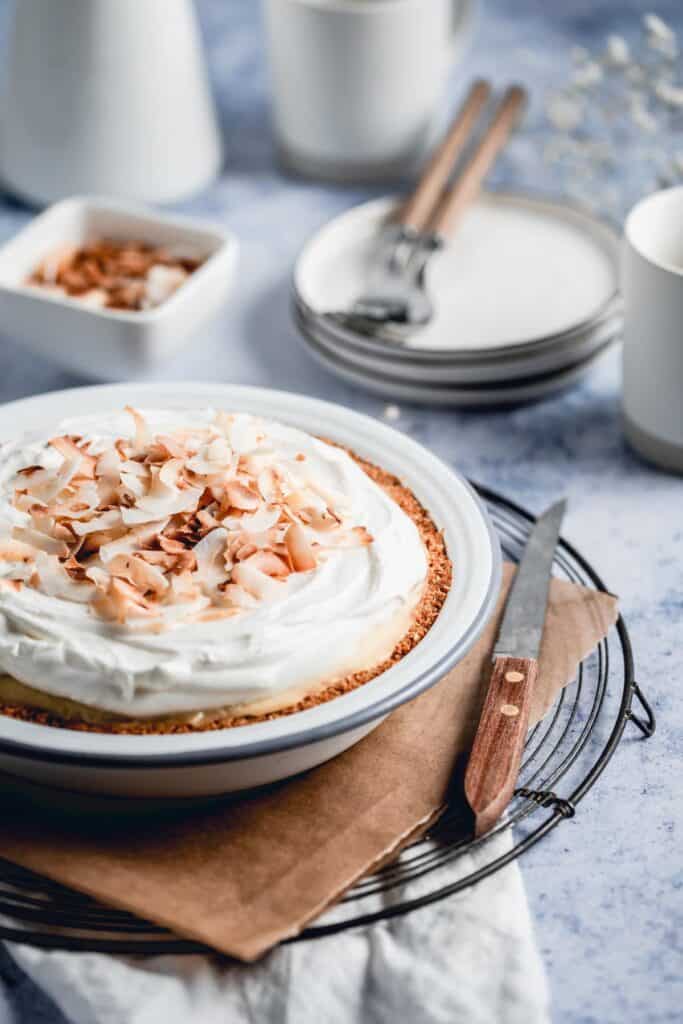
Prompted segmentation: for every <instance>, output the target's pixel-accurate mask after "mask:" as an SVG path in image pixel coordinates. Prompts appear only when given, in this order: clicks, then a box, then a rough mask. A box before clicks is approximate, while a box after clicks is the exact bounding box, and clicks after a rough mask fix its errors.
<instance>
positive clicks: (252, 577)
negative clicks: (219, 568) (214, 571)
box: [232, 562, 282, 601]
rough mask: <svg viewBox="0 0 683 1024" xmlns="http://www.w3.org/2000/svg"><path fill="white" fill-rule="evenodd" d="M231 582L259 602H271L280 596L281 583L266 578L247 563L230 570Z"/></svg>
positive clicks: (268, 577) (239, 564)
mask: <svg viewBox="0 0 683 1024" xmlns="http://www.w3.org/2000/svg"><path fill="white" fill-rule="evenodd" d="M232 580H233V582H234V583H237V584H238V585H239V586H240V587H243V588H244V589H245V590H246V591H247V592H248V593H249V594H251V595H252V597H255V598H257V600H259V601H273V600H275V599H276V598H277V597H280V596H281V594H282V590H281V587H282V583H281V582H278V581H276V580H274V579H273V578H272V577H270V576H266V574H265V573H264V572H261V570H260V569H256V568H255V567H254V566H253V565H249V563H248V562H239V563H238V564H237V565H236V566H235V567H234V569H233V570H232Z"/></svg>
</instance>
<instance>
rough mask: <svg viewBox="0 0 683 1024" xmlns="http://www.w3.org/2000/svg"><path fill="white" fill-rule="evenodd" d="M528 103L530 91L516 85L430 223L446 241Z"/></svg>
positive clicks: (434, 230)
mask: <svg viewBox="0 0 683 1024" xmlns="http://www.w3.org/2000/svg"><path fill="white" fill-rule="evenodd" d="M526 101H527V94H526V90H525V89H523V88H522V86H521V85H513V86H511V87H510V88H509V89H508V90H507V91H506V93H505V95H504V96H503V98H502V100H501V101H500V105H499V106H498V109H497V110H496V113H495V114H494V116H493V120H492V121H491V123H490V125H489V126H488V128H487V129H486V131H485V132H484V134H483V135H482V137H481V139H480V141H479V143H478V144H477V147H476V149H475V151H474V153H473V154H472V156H471V158H470V159H469V161H468V163H467V165H466V167H464V168H463V170H462V173H461V174H460V176H459V177H458V179H457V180H456V181H455V182H454V184H453V187H452V188H451V189H450V190H449V191H448V192H447V193H446V196H445V198H444V199H443V201H442V202H441V205H440V206H439V207H438V209H437V210H436V212H435V213H434V216H433V218H432V221H431V222H430V224H429V230H430V232H431V233H432V234H434V235H439V236H441V237H442V238H447V237H448V236H449V235H451V234H452V232H453V230H454V228H455V225H456V223H457V221H458V218H459V217H460V215H461V214H462V212H463V211H464V210H465V209H466V208H467V207H468V206H469V205H470V203H472V202H473V201H474V200H475V199H476V197H477V195H478V194H479V190H480V188H481V186H482V182H483V181H484V178H485V177H486V175H487V174H488V172H489V170H490V169H491V167H492V166H493V164H494V163H495V161H496V158H497V156H498V154H499V153H500V151H501V149H503V147H504V146H505V144H506V142H507V140H508V138H509V137H510V134H511V132H512V130H513V128H514V127H515V125H516V124H517V122H518V120H519V118H520V117H521V114H522V112H523V110H524V107H525V106H526Z"/></svg>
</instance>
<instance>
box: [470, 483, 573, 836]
mask: <svg viewBox="0 0 683 1024" xmlns="http://www.w3.org/2000/svg"><path fill="white" fill-rule="evenodd" d="M565 508H566V502H565V501H559V502H558V503H557V504H556V505H553V506H551V508H549V509H547V510H546V511H545V512H544V513H543V515H541V516H539V518H538V519H537V520H536V523H535V525H534V527H533V529H532V531H531V534H530V535H529V539H528V541H527V544H526V547H525V548H524V551H523V553H522V558H521V561H520V563H519V566H518V567H517V573H516V575H515V578H514V580H513V582H512V586H511V588H510V593H509V594H508V598H507V603H506V605H505V611H504V613H503V619H502V622H501V624H500V629H499V631H498V638H497V640H496V644H495V647H494V649H493V666H492V670H491V678H490V681H489V687H488V692H487V695H486V699H485V701H484V708H483V711H482V713H481V718H480V720H479V725H478V727H477V732H476V735H475V737H474V744H473V746H472V751H471V753H470V757H469V761H468V763H467V770H466V772H465V796H466V798H467V802H468V803H469V805H470V807H471V808H472V811H473V812H474V832H475V835H476V836H481V835H484V833H485V832H488V831H489V829H490V828H492V827H493V825H495V823H496V822H497V821H498V818H499V817H500V815H501V814H502V813H503V811H504V810H505V808H506V807H507V805H508V804H509V802H510V800H511V799H512V795H513V793H514V790H515V783H516V781H517V776H518V774H519V766H520V762H521V759H522V751H523V749H524V741H525V739H526V733H527V728H528V724H529V708H530V706H531V697H532V694H533V688H534V684H535V682H536V677H537V674H538V653H539V650H540V647H541V639H542V637H543V627H544V624H545V615H546V608H547V605H548V592H549V589H550V579H551V574H552V564H553V558H554V555H555V548H556V547H557V541H558V539H559V536H560V526H561V524H562V519H563V517H564V513H565Z"/></svg>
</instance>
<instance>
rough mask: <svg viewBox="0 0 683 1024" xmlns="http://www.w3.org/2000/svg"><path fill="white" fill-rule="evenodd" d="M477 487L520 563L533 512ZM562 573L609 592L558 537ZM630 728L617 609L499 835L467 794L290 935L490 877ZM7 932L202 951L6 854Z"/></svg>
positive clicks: (3, 920) (557, 811)
mask: <svg viewBox="0 0 683 1024" xmlns="http://www.w3.org/2000/svg"><path fill="white" fill-rule="evenodd" d="M477 489H478V491H479V493H480V495H481V497H482V498H483V500H484V501H485V502H486V504H487V507H488V510H489V513H490V515H491V518H492V520H493V523H494V526H495V527H496V529H497V531H498V534H499V536H500V540H501V544H502V547H503V553H504V556H505V557H506V558H508V559H509V560H511V561H517V560H518V559H519V555H520V553H521V550H522V549H523V547H524V543H525V541H526V538H527V536H528V534H529V529H530V527H531V525H532V523H533V521H534V519H533V516H531V515H530V514H529V513H528V512H526V511H524V509H522V508H520V507H519V506H517V505H515V504H513V503H512V502H511V501H508V500H507V499H505V498H503V497H501V496H500V495H498V494H496V493H494V492H493V491H490V490H488V489H487V488H484V487H478V488H477ZM554 573H555V575H556V576H558V577H560V578H563V579H566V580H570V581H572V582H575V583H580V584H583V585H584V586H587V587H592V588H594V589H598V590H605V587H604V585H603V583H602V581H601V580H600V578H599V577H598V575H597V574H596V573H595V571H594V570H593V569H592V568H591V566H590V565H589V564H588V562H587V561H586V560H585V559H584V558H583V557H582V555H580V554H579V552H578V551H576V550H575V549H574V548H573V547H572V546H571V545H570V544H568V543H567V542H566V541H564V540H562V541H561V542H560V544H559V545H558V549H557V553H556V556H555V563H554ZM636 708H637V709H636ZM627 725H631V726H632V727H634V728H636V729H637V730H638V731H639V732H640V734H641V735H642V736H643V737H645V738H647V737H649V736H651V735H652V733H653V732H654V729H655V720H654V715H653V713H652V710H651V708H650V706H649V704H648V702H647V700H646V698H645V697H644V695H643V693H642V691H641V690H640V688H639V686H638V684H637V683H636V681H635V678H634V674H633V656H632V651H631V643H630V640H629V635H628V631H627V629H626V624H625V622H624V621H623V619H621V618H620V619H619V621H618V622H617V625H616V629H614V630H612V631H611V632H610V634H609V636H608V637H607V638H606V639H605V640H603V641H602V642H601V643H600V644H599V646H598V648H597V649H596V650H595V651H594V652H593V653H592V654H591V655H590V656H589V658H587V659H586V660H585V661H584V662H583V663H582V665H581V666H580V668H579V672H578V676H577V679H576V681H575V682H574V683H572V684H571V685H570V686H568V687H566V688H565V689H564V690H562V691H561V693H560V694H559V696H558V698H557V700H556V703H555V705H554V706H553V708H552V709H551V711H550V713H549V714H548V715H547V716H546V718H545V719H544V720H543V721H542V722H539V724H538V725H536V726H535V728H534V729H533V730H532V731H531V732H530V733H529V736H528V738H527V743H526V748H525V753H524V760H523V764H522V769H521V773H520V777H519V788H518V789H517V791H516V794H515V797H514V799H513V801H512V803H511V805H510V807H509V809H508V813H507V815H506V817H505V819H504V820H503V821H502V822H500V823H499V824H498V826H497V827H496V828H495V829H494V830H493V831H492V832H490V833H489V834H488V835H487V836H485V837H483V838H481V839H473V838H472V834H471V830H470V828H469V824H468V822H467V820H466V818H465V812H464V809H463V803H462V800H461V799H456V798H454V799H453V800H452V801H451V803H450V804H449V807H448V808H447V810H446V812H445V814H444V815H443V816H442V817H441V819H440V820H439V822H438V824H437V826H436V828H435V831H434V832H433V834H431V835H428V836H426V837H425V838H423V839H421V840H419V841H418V842H415V843H413V844H412V845H410V846H409V847H408V848H407V849H405V850H404V851H403V853H402V854H401V856H400V858H399V859H398V860H397V861H395V862H394V863H392V864H389V865H387V866H386V867H384V868H383V869H382V870H380V871H378V872H377V873H375V874H373V875H369V876H367V877H366V878H364V879H362V880H361V881H359V882H358V883H357V884H356V885H355V886H354V887H353V888H352V889H351V890H349V892H348V893H347V894H346V895H345V896H344V898H343V899H342V901H341V902H340V903H339V904H338V905H337V906H336V907H335V908H334V909H333V910H332V911H331V912H329V913H328V914H327V915H325V916H323V917H322V918H320V919H319V920H318V921H317V922H316V923H315V924H314V925H312V926H311V927H309V928H307V929H306V930H305V931H304V932H302V934H301V935H299V936H297V938H296V939H292V940H290V941H292V942H301V941H306V940H311V939H318V938H322V937H324V936H326V935H330V934H333V933H335V932H339V931H343V930H346V929H348V928H353V927H357V926H359V925H368V924H372V923H373V922H376V921H380V920H387V919H389V918H392V917H397V916H399V915H402V914H406V913H409V912H410V911H412V910H416V909H417V908H419V907H424V906H426V905H428V904H430V903H435V902H437V901H439V900H442V899H445V898H446V897H447V896H451V895H453V894H455V893H457V892H460V891H462V890H463V889H465V888H467V887H468V886H470V885H473V884H475V883H476V882H478V881H480V880H481V879H482V878H485V877H487V876H488V875H491V874H493V873H494V872H495V871H497V870H499V869H500V868H501V867H503V865H505V864H507V863H509V862H510V861H512V860H514V859H515V858H516V857H519V856H520V855H521V854H523V853H524V852H525V851H526V850H528V849H530V847H532V846H533V845H534V844H535V843H537V842H538V841H539V840H540V839H542V838H543V836H545V835H547V834H548V833H549V832H550V831H552V829H554V828H556V827H558V826H559V825H560V824H561V823H562V822H563V821H565V820H566V819H567V818H571V817H573V816H574V815H575V813H576V810H577V806H578V804H579V803H580V801H581V800H582V799H583V798H584V797H585V796H586V794H587V793H588V792H589V790H590V789H591V787H592V786H593V785H594V783H595V782H596V781H597V779H598V778H599V776H600V774H601V773H602V771H603V770H604V768H605V767H606V765H607V763H608V762H609V760H610V759H611V758H612V756H613V755H614V753H615V751H616V750H617V747H618V745H619V742H620V740H621V738H622V735H623V733H624V730H625V729H626V727H627ZM456 788H457V787H454V791H455V789H456ZM0 938H4V939H11V940H14V941H19V942H25V943H29V944H31V945H36V946H43V947H49V948H57V949H69V950H88V951H92V952H95V951H97V952H109V953H128V954H134V953H138V954H145V953H147V954H155V955H156V954H162V953H196V952H200V951H202V948H203V947H201V946H200V945H198V944H197V943H193V942H189V941H185V940H181V939H178V938H177V937H176V936H174V935H173V934H172V933H171V932H168V931H166V930H165V929H163V928H159V927H157V926H155V925H152V924H150V923H149V922H145V921H142V920H140V919H139V918H136V917H134V916H133V915H131V914H129V913H127V912H125V911H119V910H115V909H112V908H110V907H106V906H104V905H103V904H100V903H97V902H96V901H94V900H92V899H90V898H89V897H87V896H83V895H81V894H80V893H77V892H74V891H73V890H71V889H68V888H65V887H64V886H61V885H58V884H57V883H55V882H51V881H49V880H48V879H45V878H43V877H42V876H39V875H36V874H34V873H32V872H30V871H26V870H25V869H23V868H19V867H17V866H16V865H14V864H10V863H9V862H7V861H2V860H0Z"/></svg>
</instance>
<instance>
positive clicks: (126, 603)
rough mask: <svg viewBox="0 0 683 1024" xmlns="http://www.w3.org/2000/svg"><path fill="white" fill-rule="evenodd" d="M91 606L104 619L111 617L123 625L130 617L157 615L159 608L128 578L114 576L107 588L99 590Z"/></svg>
mask: <svg viewBox="0 0 683 1024" xmlns="http://www.w3.org/2000/svg"><path fill="white" fill-rule="evenodd" d="M91 607H92V608H93V609H94V611H96V612H97V614H98V615H100V616H101V617H102V618H103V619H110V620H112V621H114V622H118V623H120V624H121V625H123V624H124V623H125V622H127V620H128V619H129V618H135V617H139V616H148V615H155V614H157V613H158V609H155V608H154V606H153V605H152V604H151V603H150V602H149V601H146V600H145V598H144V597H143V596H142V594H140V592H139V591H138V590H136V588H135V587H133V586H132V585H131V584H130V583H128V582H127V581H126V580H122V579H119V578H118V577H114V576H113V577H112V578H111V579H110V580H109V583H108V585H107V587H106V589H102V590H98V591H97V593H96V595H95V597H94V598H93V599H92V601H91Z"/></svg>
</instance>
